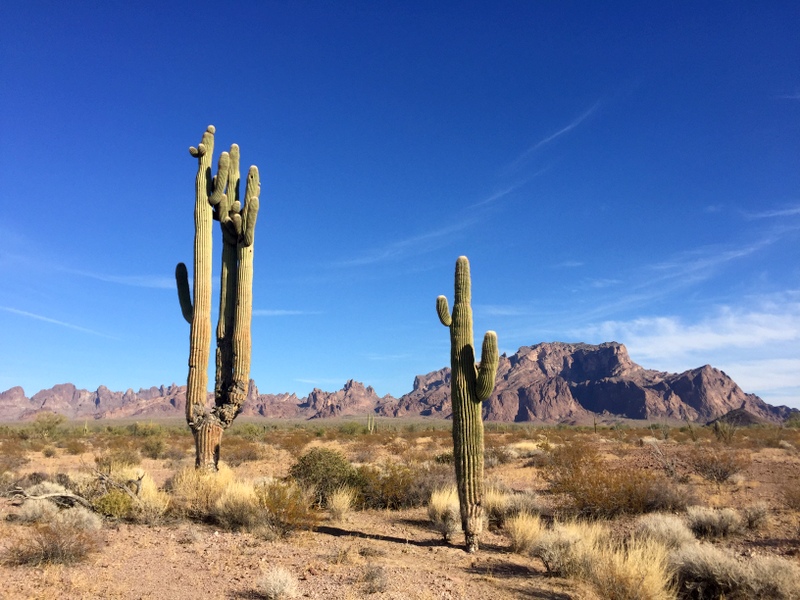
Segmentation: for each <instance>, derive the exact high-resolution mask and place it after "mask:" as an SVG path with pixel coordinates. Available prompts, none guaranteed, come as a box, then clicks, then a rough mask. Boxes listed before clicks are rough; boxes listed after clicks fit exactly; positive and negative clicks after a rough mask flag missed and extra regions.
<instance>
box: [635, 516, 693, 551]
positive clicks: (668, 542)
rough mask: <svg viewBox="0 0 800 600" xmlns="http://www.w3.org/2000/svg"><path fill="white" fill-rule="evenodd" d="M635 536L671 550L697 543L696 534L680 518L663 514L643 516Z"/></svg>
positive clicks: (636, 528) (638, 521) (637, 520)
mask: <svg viewBox="0 0 800 600" xmlns="http://www.w3.org/2000/svg"><path fill="white" fill-rule="evenodd" d="M633 536H634V537H635V538H636V539H639V540H642V541H654V542H657V543H659V544H661V545H662V546H664V547H665V548H667V549H669V550H674V549H676V548H681V547H682V546H685V545H686V544H691V543H693V542H695V541H696V539H695V537H694V534H693V533H692V532H691V530H690V529H689V528H688V527H687V526H686V523H685V521H684V520H683V519H681V518H680V517H677V516H675V515H670V514H663V513H651V514H648V515H641V516H640V517H638V518H637V519H636V523H635V524H634V527H633Z"/></svg>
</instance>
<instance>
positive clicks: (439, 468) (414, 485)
mask: <svg viewBox="0 0 800 600" xmlns="http://www.w3.org/2000/svg"><path fill="white" fill-rule="evenodd" d="M454 479H455V475H454V473H453V470H452V468H450V467H447V466H446V465H439V464H435V463H433V464H421V465H420V464H413V465H407V464H403V463H395V462H386V463H384V464H383V465H381V466H372V465H364V466H362V467H359V468H358V471H357V486H358V489H359V492H360V501H361V503H362V504H363V506H365V507H367V508H388V509H401V508H410V507H413V506H424V505H425V504H426V503H427V502H428V500H429V498H430V496H431V494H432V493H433V491H434V490H435V489H438V488H442V487H446V486H448V485H451V484H452V483H454Z"/></svg>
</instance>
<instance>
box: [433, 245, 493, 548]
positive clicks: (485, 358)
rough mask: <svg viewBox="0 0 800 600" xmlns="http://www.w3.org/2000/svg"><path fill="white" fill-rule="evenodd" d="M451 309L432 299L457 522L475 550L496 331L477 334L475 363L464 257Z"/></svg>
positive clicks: (480, 517)
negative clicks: (445, 354)
mask: <svg viewBox="0 0 800 600" xmlns="http://www.w3.org/2000/svg"><path fill="white" fill-rule="evenodd" d="M455 282H456V283H455V302H454V304H453V314H452V315H451V314H450V310H449V308H448V306H447V298H446V297H444V296H439V297H438V298H437V299H436V312H437V313H438V314H439V320H440V321H441V322H442V325H444V326H445V327H449V328H450V370H451V372H450V395H451V399H452V402H453V458H454V462H455V467H456V484H457V487H458V502H459V505H460V507H461V525H462V527H463V529H464V535H465V538H466V546H467V551H469V552H475V551H477V550H478V538H479V536H480V533H481V529H482V528H483V506H482V501H483V417H482V410H481V409H482V403H483V401H484V400H486V399H487V398H488V397H489V396H490V395H491V393H492V390H493V389H494V381H495V376H496V374H497V363H498V355H497V334H496V333H495V332H494V331H487V332H486V335H485V336H484V337H483V347H482V349H481V362H480V367H479V368H478V367H476V365H475V348H474V347H473V337H472V306H471V305H470V301H471V289H470V288H471V281H470V276H469V261H468V260H467V257H466V256H459V257H458V260H457V261H456V276H455Z"/></svg>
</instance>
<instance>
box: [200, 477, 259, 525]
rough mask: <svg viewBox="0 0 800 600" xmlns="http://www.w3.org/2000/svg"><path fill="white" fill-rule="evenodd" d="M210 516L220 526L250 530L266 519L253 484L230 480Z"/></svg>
mask: <svg viewBox="0 0 800 600" xmlns="http://www.w3.org/2000/svg"><path fill="white" fill-rule="evenodd" d="M211 516H212V518H213V519H214V520H215V521H216V522H217V523H218V524H219V525H221V526H222V527H224V528H226V529H232V530H245V531H252V530H254V529H256V528H257V527H258V526H259V525H262V524H264V523H265V521H266V520H267V519H266V517H267V515H266V514H265V511H264V509H263V508H262V507H261V505H260V504H259V500H258V496H257V495H256V491H255V489H254V488H253V486H252V485H251V484H249V483H246V482H242V481H231V482H229V483H228V484H227V485H226V486H225V488H224V489H223V490H222V494H220V496H219V498H217V500H216V502H214V506H213V507H212V510H211Z"/></svg>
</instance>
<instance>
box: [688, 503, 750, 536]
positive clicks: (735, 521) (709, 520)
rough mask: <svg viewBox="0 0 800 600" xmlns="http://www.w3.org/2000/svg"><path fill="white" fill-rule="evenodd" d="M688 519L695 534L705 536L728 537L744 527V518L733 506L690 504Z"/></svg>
mask: <svg viewBox="0 0 800 600" xmlns="http://www.w3.org/2000/svg"><path fill="white" fill-rule="evenodd" d="M686 520H687V522H688V525H689V529H691V530H692V531H693V532H694V533H695V535H697V536H700V537H705V538H716V537H726V536H729V535H731V534H734V533H737V532H739V531H740V530H741V529H742V518H741V517H740V516H739V513H738V512H736V511H735V510H734V509H732V508H708V507H706V506H690V507H689V508H688V509H687V511H686Z"/></svg>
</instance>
